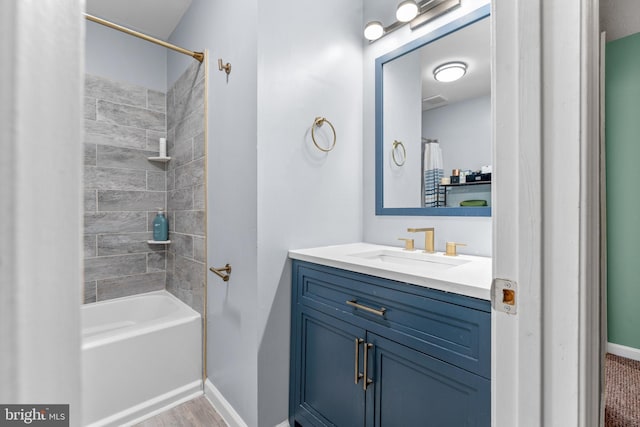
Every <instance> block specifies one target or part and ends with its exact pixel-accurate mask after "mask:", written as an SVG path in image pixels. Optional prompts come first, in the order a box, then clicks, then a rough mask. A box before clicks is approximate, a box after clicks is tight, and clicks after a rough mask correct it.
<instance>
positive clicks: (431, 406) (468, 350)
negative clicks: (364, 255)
mask: <svg viewBox="0 0 640 427" xmlns="http://www.w3.org/2000/svg"><path fill="white" fill-rule="evenodd" d="M292 285H293V286H292V312H291V353H290V357H291V359H290V362H291V367H290V391H289V423H290V425H291V427H297V426H302V427H307V426H337V427H359V426H362V427H395V426H398V427H404V426H438V427H439V426H452V427H453V426H455V427H457V426H478V427H480V426H489V425H490V424H491V422H490V421H491V414H490V412H491V411H490V406H491V405H490V396H491V390H490V389H491V384H490V345H491V335H490V333H491V320H490V319H491V313H490V304H489V302H488V301H484V300H478V299H476V298H470V297H466V296H462V295H457V294H451V293H447V292H442V291H437V290H433V289H428V288H424V287H420V286H414V285H410V284H406V283H401V282H396V281H392V280H387V279H381V278H378V277H373V276H368V275H365V274H360V273H354V272H351V271H345V270H341V269H336V268H332V267H326V266H322V265H318V264H313V263H309V262H304V261H299V260H294V261H293V276H292ZM369 309H371V310H369ZM365 381H366V385H365Z"/></svg>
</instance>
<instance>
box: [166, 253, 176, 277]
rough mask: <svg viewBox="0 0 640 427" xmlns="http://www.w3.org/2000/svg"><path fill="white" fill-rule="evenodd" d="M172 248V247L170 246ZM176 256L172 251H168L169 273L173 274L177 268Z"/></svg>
mask: <svg viewBox="0 0 640 427" xmlns="http://www.w3.org/2000/svg"><path fill="white" fill-rule="evenodd" d="M169 247H171V246H169ZM175 259H176V257H175V254H174V253H173V252H171V251H167V265H166V267H167V273H173V269H174V266H175Z"/></svg>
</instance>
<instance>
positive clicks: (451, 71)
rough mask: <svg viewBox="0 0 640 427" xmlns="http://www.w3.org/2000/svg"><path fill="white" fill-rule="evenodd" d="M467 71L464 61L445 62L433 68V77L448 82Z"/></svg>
mask: <svg viewBox="0 0 640 427" xmlns="http://www.w3.org/2000/svg"><path fill="white" fill-rule="evenodd" d="M466 72H467V64H465V63H464V62H447V63H446V64H442V65H440V66H439V67H437V68H436V69H435V70H433V78H435V79H436V80H437V81H439V82H443V83H449V82H453V81H456V80H458V79H459V78H461V77H462V76H464V75H465V74H466Z"/></svg>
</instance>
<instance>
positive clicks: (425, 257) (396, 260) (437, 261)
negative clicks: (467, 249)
mask: <svg viewBox="0 0 640 427" xmlns="http://www.w3.org/2000/svg"><path fill="white" fill-rule="evenodd" d="M349 255H350V256H353V257H357V258H362V259H367V260H374V261H380V262H382V263H391V264H397V265H407V266H415V267H424V268H427V269H429V270H435V271H440V270H447V269H449V268H453V267H457V266H459V265H462V264H466V263H468V262H470V261H469V260H467V259H461V258H456V257H447V256H445V255H444V254H428V253H424V252H419V251H415V252H413V251H402V250H397V251H396V250H391V249H376V250H372V251H365V252H357V253H352V254H349Z"/></svg>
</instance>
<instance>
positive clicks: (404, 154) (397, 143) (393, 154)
mask: <svg viewBox="0 0 640 427" xmlns="http://www.w3.org/2000/svg"><path fill="white" fill-rule="evenodd" d="M398 146H400V148H402V162H399V161H398V159H396V148H398ZM391 157H392V158H393V163H395V164H396V165H397V166H403V165H404V162H406V161H407V150H406V148H404V144H403V143H402V141H398V140H394V141H393V148H392V149H391Z"/></svg>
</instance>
